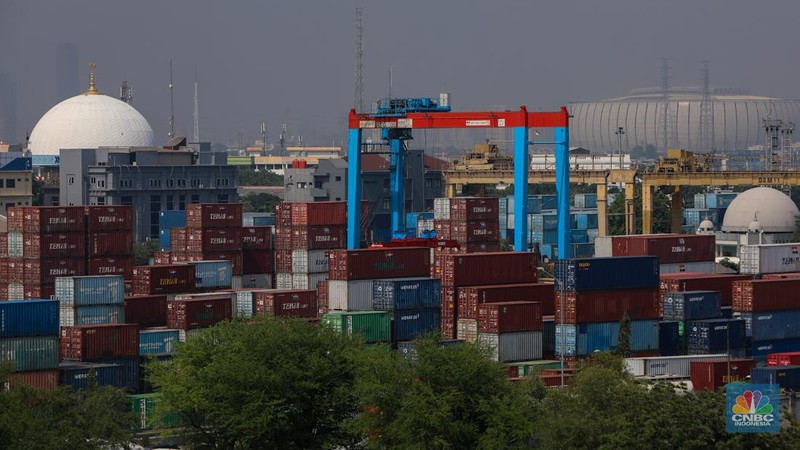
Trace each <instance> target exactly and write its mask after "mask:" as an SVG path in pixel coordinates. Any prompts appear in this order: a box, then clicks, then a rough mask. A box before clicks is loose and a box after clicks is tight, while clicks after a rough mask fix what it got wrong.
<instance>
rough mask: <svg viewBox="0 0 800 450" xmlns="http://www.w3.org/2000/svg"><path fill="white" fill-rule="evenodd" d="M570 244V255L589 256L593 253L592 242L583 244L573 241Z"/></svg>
mask: <svg viewBox="0 0 800 450" xmlns="http://www.w3.org/2000/svg"><path fill="white" fill-rule="evenodd" d="M571 245H572V256H574V257H575V258H591V257H592V256H593V255H594V244H592V243H588V242H587V243H583V244H576V243H573V244H571Z"/></svg>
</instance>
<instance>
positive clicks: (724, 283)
mask: <svg viewBox="0 0 800 450" xmlns="http://www.w3.org/2000/svg"><path fill="white" fill-rule="evenodd" d="M747 279H750V277H749V276H747V275H726V274H708V273H675V274H663V275H661V292H662V293H663V292H678V291H718V292H719V293H720V299H719V301H720V304H721V305H722V306H731V304H732V302H733V282H734V281H741V280H747Z"/></svg>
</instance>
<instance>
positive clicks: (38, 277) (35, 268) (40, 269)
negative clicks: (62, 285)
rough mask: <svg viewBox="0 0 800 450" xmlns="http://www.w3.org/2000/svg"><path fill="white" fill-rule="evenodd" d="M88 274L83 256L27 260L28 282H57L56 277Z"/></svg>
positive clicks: (43, 283) (41, 283) (26, 281)
mask: <svg viewBox="0 0 800 450" xmlns="http://www.w3.org/2000/svg"><path fill="white" fill-rule="evenodd" d="M76 275H86V264H85V260H84V259H83V258H47V259H26V260H25V283H26V284H38V285H46V284H55V281H56V277H70V276H76Z"/></svg>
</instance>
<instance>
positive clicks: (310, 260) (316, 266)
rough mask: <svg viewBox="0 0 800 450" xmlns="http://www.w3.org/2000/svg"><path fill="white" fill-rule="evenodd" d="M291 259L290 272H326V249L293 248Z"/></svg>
mask: <svg viewBox="0 0 800 450" xmlns="http://www.w3.org/2000/svg"><path fill="white" fill-rule="evenodd" d="M291 261H292V265H291V272H292V273H323V272H328V251H327V250H293V251H292V257H291Z"/></svg>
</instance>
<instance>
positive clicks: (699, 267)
mask: <svg viewBox="0 0 800 450" xmlns="http://www.w3.org/2000/svg"><path fill="white" fill-rule="evenodd" d="M595 248H597V243H596V241H595ZM716 267H717V264H716V263H715V262H714V261H696V262H685V263H671V264H660V265H659V266H658V270H659V273H683V272H686V273H689V272H692V273H715V272H716Z"/></svg>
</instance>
